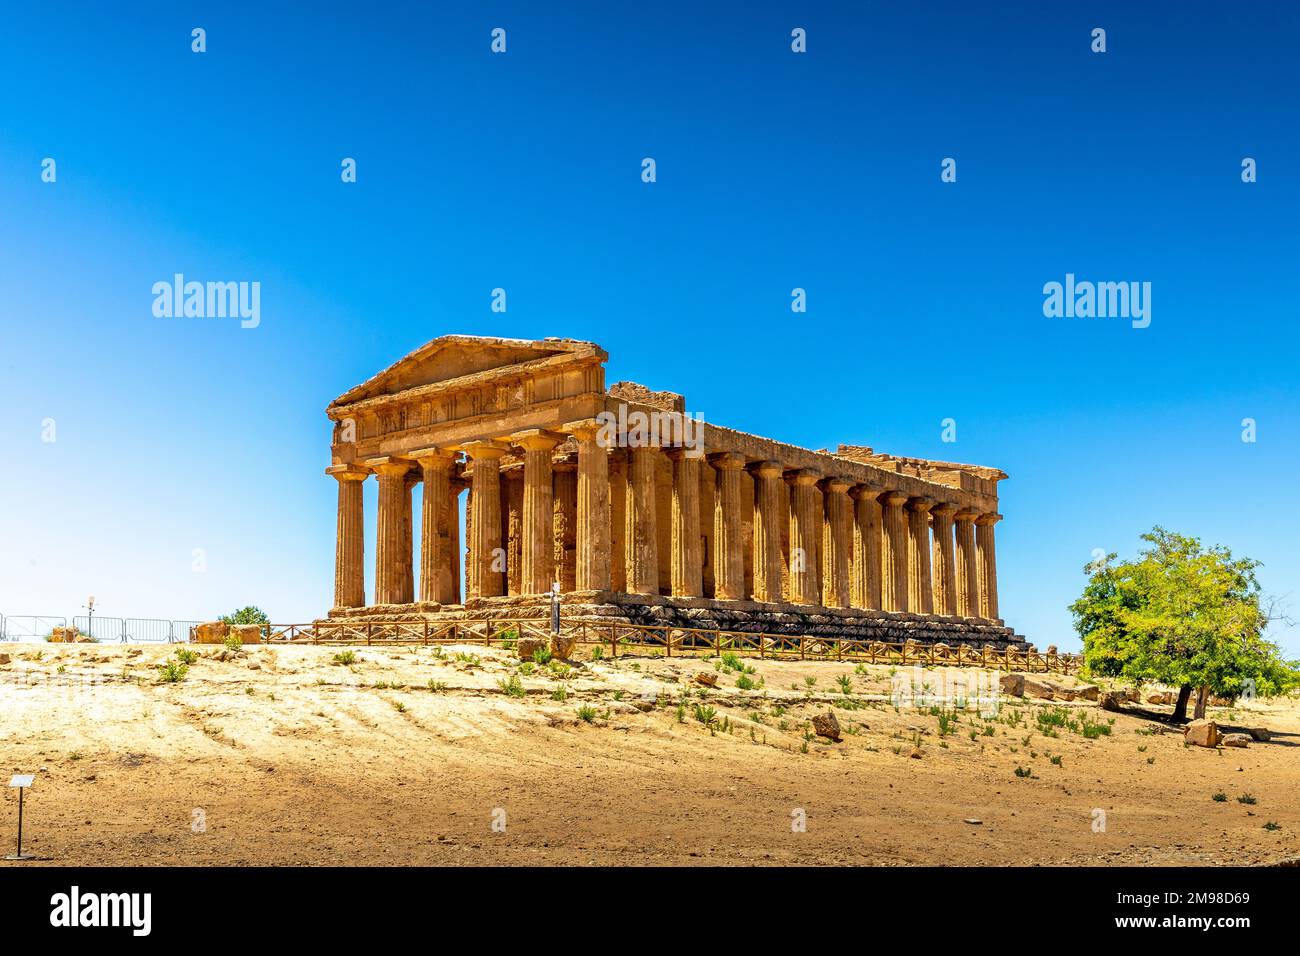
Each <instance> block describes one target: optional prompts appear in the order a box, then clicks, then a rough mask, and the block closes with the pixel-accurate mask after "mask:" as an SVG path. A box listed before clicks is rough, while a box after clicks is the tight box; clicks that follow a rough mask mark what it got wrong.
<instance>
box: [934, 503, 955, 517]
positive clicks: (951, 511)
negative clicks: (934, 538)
mask: <svg viewBox="0 0 1300 956" xmlns="http://www.w3.org/2000/svg"><path fill="white" fill-rule="evenodd" d="M930 514H932V515H938V516H939V517H941V518H949V517H953V516H955V515H956V514H957V506H956V505H955V504H953V503H952V502H951V501H941V502H939V503H938V504H937V505H935V506H934V507H933V508H931V509H930Z"/></svg>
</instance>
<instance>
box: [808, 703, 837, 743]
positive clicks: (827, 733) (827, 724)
mask: <svg viewBox="0 0 1300 956" xmlns="http://www.w3.org/2000/svg"><path fill="white" fill-rule="evenodd" d="M812 725H813V730H814V731H815V732H816V733H817V735H818V736H819V737H826V738H827V739H829V740H834V741H835V742H836V743H838V742H839V741H840V739H841V738H840V722H839V720H838V719H837V718H836V717H835V712H834V711H830V710H828V711H826V713H824V714H814V715H813V719H812Z"/></svg>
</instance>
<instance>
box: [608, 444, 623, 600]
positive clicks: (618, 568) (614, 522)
mask: <svg viewBox="0 0 1300 956" xmlns="http://www.w3.org/2000/svg"><path fill="white" fill-rule="evenodd" d="M607 453H608V455H609V459H608V461H609V587H610V590H611V591H615V592H618V593H626V592H627V590H628V586H627V504H628V492H627V470H628V464H627V452H626V451H624V450H623V449H622V448H610V449H607Z"/></svg>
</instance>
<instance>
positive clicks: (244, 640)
mask: <svg viewBox="0 0 1300 956" xmlns="http://www.w3.org/2000/svg"><path fill="white" fill-rule="evenodd" d="M230 636H231V637H237V638H239V643H240V644H261V643H262V625H260V624H231V625H230Z"/></svg>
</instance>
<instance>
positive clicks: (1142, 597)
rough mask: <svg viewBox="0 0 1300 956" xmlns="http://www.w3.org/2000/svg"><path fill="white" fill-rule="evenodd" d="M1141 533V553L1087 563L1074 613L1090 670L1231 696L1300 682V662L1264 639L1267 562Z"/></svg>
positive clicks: (1160, 533) (1165, 534) (1170, 535)
mask: <svg viewBox="0 0 1300 956" xmlns="http://www.w3.org/2000/svg"><path fill="white" fill-rule="evenodd" d="M1142 540H1143V541H1145V542H1146V543H1147V547H1145V548H1143V549H1142V550H1140V551H1139V552H1138V556H1137V558H1136V560H1133V561H1122V562H1121V561H1118V560H1117V558H1118V555H1116V554H1108V555H1107V556H1106V557H1105V558H1103V559H1101V560H1098V561H1094V562H1092V563H1091V564H1089V565H1088V566H1087V567H1086V568H1085V569H1084V573H1086V574H1088V576H1089V577H1088V583H1087V585H1086V586H1085V587H1084V589H1083V594H1082V596H1081V597H1080V598H1079V599H1078V600H1077V601H1075V602H1074V603H1073V604H1072V605H1070V612H1071V613H1072V614H1073V615H1074V622H1075V624H1074V626H1075V629H1076V630H1077V631H1078V632H1079V636H1080V637H1081V638H1082V639H1083V657H1084V666H1085V667H1086V669H1087V671H1088V673H1090V674H1094V675H1097V676H1102V677H1125V678H1128V679H1130V680H1134V681H1139V682H1141V681H1157V682H1159V683H1163V684H1170V685H1173V686H1177V687H1206V688H1209V690H1210V691H1211V692H1212V693H1215V694H1217V695H1219V696H1223V697H1239V696H1241V695H1242V694H1243V693H1246V694H1248V695H1249V694H1251V693H1254V694H1255V695H1258V696H1260V697H1270V696H1273V695H1275V694H1278V693H1281V692H1283V691H1285V690H1287V689H1289V688H1291V687H1294V686H1296V685H1297V684H1300V665H1298V664H1297V663H1296V662H1294V661H1293V662H1289V663H1288V662H1287V661H1285V660H1283V658H1282V654H1281V651H1280V649H1279V648H1278V647H1277V645H1276V644H1273V643H1271V642H1269V641H1267V640H1265V638H1264V629H1265V628H1266V627H1267V625H1268V622H1269V616H1268V614H1267V613H1265V611H1264V609H1263V607H1262V604H1261V594H1260V587H1259V582H1258V580H1256V577H1255V569H1256V568H1257V567H1259V562H1258V561H1254V560H1252V559H1250V558H1234V557H1233V555H1232V552H1231V551H1230V550H1228V548H1226V547H1223V546H1222V545H1215V546H1213V547H1205V546H1203V545H1202V544H1201V542H1200V541H1199V540H1198V539H1196V538H1190V537H1187V536H1185V535H1181V534H1177V533H1175V532H1172V531H1166V530H1165V529H1164V528H1161V527H1159V526H1156V527H1155V528H1153V529H1152V530H1151V531H1149V532H1148V533H1146V534H1144V535H1142ZM1184 700H1185V695H1184ZM1181 709H1182V708H1181V706H1180V710H1181Z"/></svg>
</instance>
